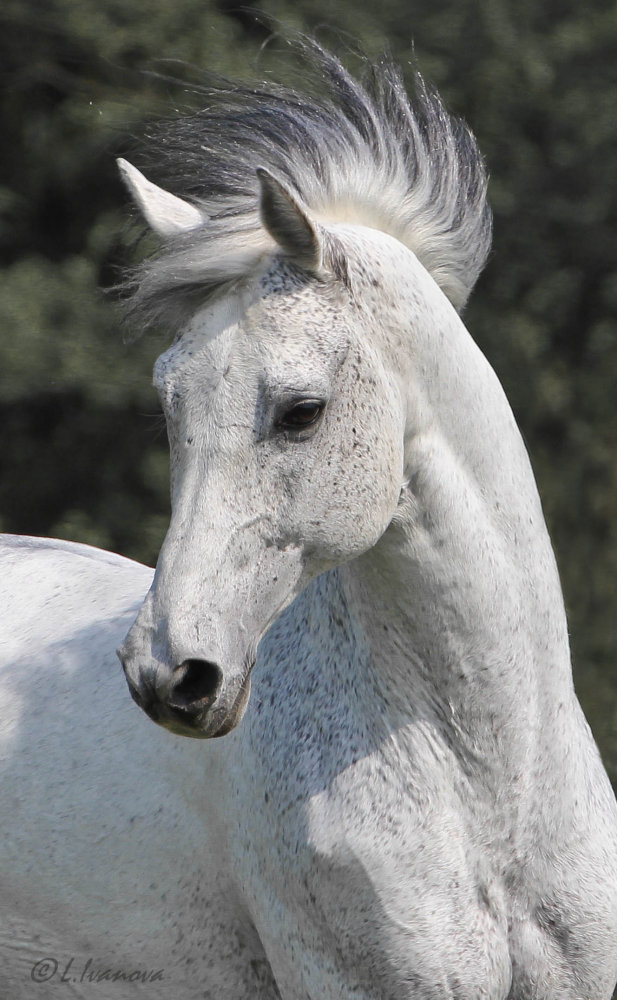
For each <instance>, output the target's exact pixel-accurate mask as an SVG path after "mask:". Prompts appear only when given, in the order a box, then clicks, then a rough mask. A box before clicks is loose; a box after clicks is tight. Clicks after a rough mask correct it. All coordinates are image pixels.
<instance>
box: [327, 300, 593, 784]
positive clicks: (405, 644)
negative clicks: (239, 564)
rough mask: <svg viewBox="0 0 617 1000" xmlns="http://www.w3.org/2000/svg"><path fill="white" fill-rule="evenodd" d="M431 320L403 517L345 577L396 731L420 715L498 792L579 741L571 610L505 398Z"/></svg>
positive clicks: (448, 321)
mask: <svg viewBox="0 0 617 1000" xmlns="http://www.w3.org/2000/svg"><path fill="white" fill-rule="evenodd" d="M433 319H434V322H435V329H436V330H438V331H439V337H437V335H435V337H434V341H435V342H436V343H437V345H438V347H437V350H438V351H439V354H437V350H435V349H433V351H432V353H429V352H426V353H425V355H424V357H423V358H422V362H423V372H424V377H423V381H422V383H421V384H419V383H418V381H417V380H416V382H415V383H414V382H413V381H411V382H410V385H411V386H412V389H411V390H410V398H411V402H410V411H411V413H412V417H411V421H410V422H411V425H412V432H411V433H410V434H409V439H408V441H407V451H406V475H407V487H406V489H405V491H404V493H403V494H402V497H401V504H400V507H399V511H398V512H397V515H396V517H395V519H394V521H393V523H392V524H391V526H390V528H389V529H388V531H387V532H386V533H385V535H384V536H383V537H382V539H381V540H380V542H379V543H378V544H377V545H376V546H375V547H374V548H373V549H371V550H370V551H369V552H368V553H366V554H365V555H364V556H362V557H361V558H360V559H358V560H356V561H355V562H353V563H350V564H349V565H348V566H347V567H345V568H344V569H343V572H342V579H343V580H344V585H345V588H346V595H347V602H348V605H349V608H350V612H351V614H352V616H353V617H354V619H355V620H357V621H358V622H359V623H361V628H362V631H363V633H364V635H365V636H366V640H367V642H368V646H369V648H370V650H371V669H372V671H373V674H374V678H375V683H376V685H377V687H378V689H379V690H381V694H382V705H383V706H384V709H383V710H384V712H386V713H387V714H389V716H390V720H391V724H392V727H393V728H394V727H395V726H396V727H398V730H399V731H404V729H405V727H406V725H407V724H408V723H412V727H413V725H416V726H417V724H418V720H419V719H420V718H421V719H422V720H423V725H426V726H429V728H430V727H433V729H434V731H435V732H439V733H440V734H441V738H442V739H443V740H444V741H445V742H446V743H450V745H455V746H457V747H458V748H459V749H460V751H461V752H462V753H466V754H467V755H468V758H469V760H474V761H478V760H484V761H485V762H487V763H489V764H490V766H491V767H492V768H493V771H494V773H495V774H497V775H499V776H500V777H499V778H498V779H497V780H501V781H502V782H503V778H504V771H505V772H507V773H508V775H509V776H510V777H512V778H514V777H515V776H516V775H517V774H520V773H522V772H523V770H528V769H529V766H530V757H532V758H534V759H535V760H536V761H539V760H540V758H541V757H542V754H544V753H549V754H551V753H552V752H553V750H551V745H552V747H553V748H554V752H555V753H556V754H558V753H559V750H558V744H559V743H560V740H561V742H562V743H563V740H564V739H566V738H567V736H566V735H564V734H567V732H568V731H572V727H571V726H570V729H568V726H567V724H566V725H565V726H564V722H563V717H564V715H565V716H570V717H571V712H572V711H575V709H574V708H573V707H572V706H573V698H572V682H571V669H570V659H569V648H568V638H567V626H566V620H565V612H564V607H563V599H562V595H561V588H560V583H559V578H558V573H557V569H556V565H555V560H554V556H553V552H552V548H551V544H550V541H549V539H548V535H547V531H546V527H545V523H544V518H543V514H542V510H541V505H540V501H539V498H538V494H537V489H536V485H535V481H534V477H533V474H532V471H531V468H530V465H529V460H528V457H527V453H526V451H525V448H524V445H523V443H522V440H521V437H520V433H519V431H518V429H517V427H516V424H515V421H514V418H513V415H512V413H511V410H510V407H509V405H508V403H507V401H506V399H505V396H504V394H503V390H502V389H501V386H500V385H499V383H498V380H497V378H496V376H495V375H494V373H493V371H492V369H491V368H490V366H489V365H488V363H487V362H486V360H485V359H484V357H483V356H482V355H481V353H480V352H479V350H478V349H477V347H476V346H475V344H474V343H473V341H472V340H471V338H470V337H469V335H468V334H467V332H466V331H465V329H464V327H463V326H462V324H461V323H460V321H459V320H458V318H456V317H453V313H452V311H451V310H449V307H448V309H447V310H446V311H445V312H444V313H443V315H440V314H439V309H437V310H436V312H435V314H434V317H433ZM444 331H445V334H444ZM418 401H419V402H418ZM414 408H415V409H414ZM564 706H565V709H564ZM560 713H561V715H560ZM395 717H396V722H395ZM549 744H550V745H549ZM547 748H548V749H547ZM532 766H533V765H532ZM538 766H540V765H538Z"/></svg>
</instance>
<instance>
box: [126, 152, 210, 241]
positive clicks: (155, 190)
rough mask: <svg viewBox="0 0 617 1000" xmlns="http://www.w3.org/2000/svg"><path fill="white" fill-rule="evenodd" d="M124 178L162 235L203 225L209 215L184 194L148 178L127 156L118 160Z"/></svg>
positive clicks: (151, 222) (147, 218)
mask: <svg viewBox="0 0 617 1000" xmlns="http://www.w3.org/2000/svg"><path fill="white" fill-rule="evenodd" d="M117 163H118V167H119V169H120V174H121V176H122V180H123V181H124V183H125V184H126V186H127V188H128V189H129V192H130V194H131V196H132V197H133V200H134V201H135V202H136V203H137V206H138V207H139V209H140V210H141V212H142V214H143V216H144V218H145V220H146V222H147V223H148V225H149V226H151V227H152V229H153V230H154V232H155V233H157V234H158V235H159V236H176V235H177V234H178V233H186V232H188V231H189V230H190V229H197V227H198V226H203V224H204V222H205V221H206V217H205V216H204V215H203V214H202V213H201V212H200V211H199V209H198V208H195V206H194V205H190V204H189V203H188V201H183V200H182V198H176V196H175V194H170V193H169V191H164V190H163V188H160V187H157V186H156V184H153V183H152V181H149V180H148V179H147V178H146V177H144V175H143V174H142V173H141V172H140V171H139V170H138V169H137V167H134V166H133V165H132V164H131V163H128V161H127V160H118V161H117Z"/></svg>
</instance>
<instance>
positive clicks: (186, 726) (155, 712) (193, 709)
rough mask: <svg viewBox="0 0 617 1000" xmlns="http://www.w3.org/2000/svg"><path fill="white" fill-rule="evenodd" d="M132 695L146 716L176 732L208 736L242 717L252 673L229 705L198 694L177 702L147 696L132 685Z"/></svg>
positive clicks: (224, 732) (214, 735) (227, 730)
mask: <svg viewBox="0 0 617 1000" xmlns="http://www.w3.org/2000/svg"><path fill="white" fill-rule="evenodd" d="M129 687H130V690H131V695H132V697H133V699H134V701H136V703H137V704H138V705H139V707H140V708H141V709H142V710H143V711H144V712H145V713H146V715H147V716H148V718H150V719H151V720H152V721H153V722H156V723H157V725H159V726H162V727H163V729H167V730H168V731H169V732H171V733H174V734H175V735H176V736H186V737H189V738H191V739H198V740H209V739H218V738H219V737H220V736H226V735H227V733H230V732H231V730H232V729H235V727H236V726H237V725H238V723H239V722H240V721H241V719H242V717H243V715H244V713H245V711H246V708H247V705H248V703H249V698H250V694H251V674H250V671H248V672H247V674H246V676H245V678H244V680H243V681H242V684H241V685H240V688H239V689H238V692H237V694H236V697H235V698H234V700H233V702H232V704H231V706H230V707H229V708H228V707H226V706H224V705H218V704H214V705H213V704H212V700H211V699H209V698H201V699H199V700H197V701H194V702H191V703H190V704H184V705H178V704H174V703H173V702H165V701H159V699H158V698H146V697H144V696H143V694H142V693H140V692H137V691H135V690H134V689H133V688H132V687H131V686H129Z"/></svg>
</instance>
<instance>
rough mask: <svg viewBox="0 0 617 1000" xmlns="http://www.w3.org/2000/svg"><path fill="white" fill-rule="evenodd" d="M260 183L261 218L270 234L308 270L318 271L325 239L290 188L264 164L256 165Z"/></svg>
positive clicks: (320, 265) (321, 261)
mask: <svg viewBox="0 0 617 1000" xmlns="http://www.w3.org/2000/svg"><path fill="white" fill-rule="evenodd" d="M257 176H258V178H259V183H260V185H261V200H260V204H259V208H260V213H261V221H262V223H263V225H264V227H265V228H266V229H267V230H268V232H269V233H270V236H272V238H273V239H274V240H276V242H277V243H278V245H279V246H280V247H281V248H282V249H283V250H285V252H286V253H288V254H289V256H290V257H292V258H293V259H294V260H295V261H296V262H297V263H298V264H299V265H300V267H303V268H304V269H305V270H307V271H313V272H316V271H319V270H320V269H321V267H322V263H323V247H322V241H321V238H320V236H319V233H318V231H317V227H316V226H315V223H314V222H313V221H312V220H311V219H310V218H309V217H308V215H307V214H306V212H305V210H304V209H303V208H301V207H300V205H299V204H298V202H297V201H296V199H295V198H294V196H293V195H292V194H291V192H290V191H288V190H287V188H286V187H284V185H283V184H281V182H280V181H279V180H277V179H276V177H274V176H273V175H272V174H271V173H270V171H269V170H266V169H265V167H258V168H257Z"/></svg>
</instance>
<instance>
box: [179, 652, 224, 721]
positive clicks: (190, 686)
mask: <svg viewBox="0 0 617 1000" xmlns="http://www.w3.org/2000/svg"><path fill="white" fill-rule="evenodd" d="M222 683H223V671H222V670H221V668H220V667H219V665H218V664H217V663H213V662H212V661H211V660H198V659H191V660H184V661H183V662H182V663H180V664H179V665H178V666H177V667H175V668H174V680H173V683H172V685H171V688H170V691H169V696H168V704H169V707H170V708H176V709H180V711H182V712H187V713H189V714H190V713H194V712H195V711H200V712H202V711H203V710H204V709H207V708H209V707H210V706H211V705H212V704H213V703H214V702H215V701H216V698H217V695H218V693H219V691H220V689H221V685H222Z"/></svg>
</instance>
